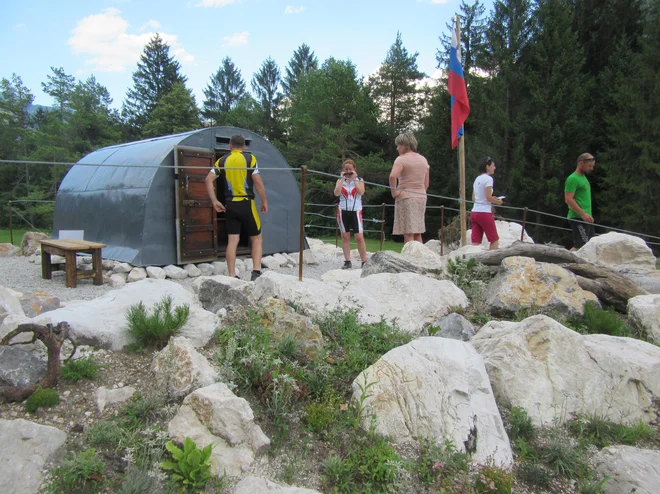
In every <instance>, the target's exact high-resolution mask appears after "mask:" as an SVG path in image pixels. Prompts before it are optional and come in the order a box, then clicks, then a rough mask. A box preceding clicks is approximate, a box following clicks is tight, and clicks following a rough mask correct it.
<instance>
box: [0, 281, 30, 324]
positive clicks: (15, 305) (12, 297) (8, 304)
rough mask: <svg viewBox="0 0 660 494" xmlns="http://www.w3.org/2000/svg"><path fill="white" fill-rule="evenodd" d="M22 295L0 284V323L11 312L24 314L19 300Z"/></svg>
mask: <svg viewBox="0 0 660 494" xmlns="http://www.w3.org/2000/svg"><path fill="white" fill-rule="evenodd" d="M22 296H23V294H19V293H18V292H15V291H14V290H12V289H10V288H5V287H4V286H0V323H2V321H4V320H5V317H7V316H9V315H11V314H17V315H21V316H23V315H25V313H24V312H23V307H22V306H21V302H20V298H21V297H22Z"/></svg>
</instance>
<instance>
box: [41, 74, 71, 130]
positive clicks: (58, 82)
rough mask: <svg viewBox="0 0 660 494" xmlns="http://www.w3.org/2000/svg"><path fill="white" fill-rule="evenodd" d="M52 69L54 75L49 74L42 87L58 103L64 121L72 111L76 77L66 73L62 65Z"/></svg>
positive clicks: (59, 112)
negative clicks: (71, 103) (71, 104)
mask: <svg viewBox="0 0 660 494" xmlns="http://www.w3.org/2000/svg"><path fill="white" fill-rule="evenodd" d="M50 70H52V71H53V75H48V76H47V79H48V82H42V83H41V88H42V89H43V90H44V93H46V94H48V95H50V96H52V97H53V99H54V100H55V102H56V103H57V111H58V114H59V118H60V122H64V120H65V119H66V117H67V115H68V114H69V112H70V108H69V104H70V102H71V94H72V93H73V88H74V87H75V83H76V79H75V78H74V77H73V76H72V75H68V74H66V73H65V72H64V69H63V68H62V67H60V68H55V67H51V68H50Z"/></svg>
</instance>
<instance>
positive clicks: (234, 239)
mask: <svg viewBox="0 0 660 494" xmlns="http://www.w3.org/2000/svg"><path fill="white" fill-rule="evenodd" d="M240 239H241V236H240V235H227V250H226V251H225V259H227V271H228V272H229V276H231V277H232V278H233V277H234V276H236V249H237V248H238V242H239V240H240Z"/></svg>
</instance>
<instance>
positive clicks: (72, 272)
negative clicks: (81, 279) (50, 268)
mask: <svg viewBox="0 0 660 494" xmlns="http://www.w3.org/2000/svg"><path fill="white" fill-rule="evenodd" d="M64 257H65V258H66V287H67V288H75V287H76V282H77V279H78V266H76V253H75V252H65V253H64Z"/></svg>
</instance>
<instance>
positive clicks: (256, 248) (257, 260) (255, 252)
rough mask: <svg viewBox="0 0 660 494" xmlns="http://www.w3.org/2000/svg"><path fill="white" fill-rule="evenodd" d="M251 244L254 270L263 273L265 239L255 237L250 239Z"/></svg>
mask: <svg viewBox="0 0 660 494" xmlns="http://www.w3.org/2000/svg"><path fill="white" fill-rule="evenodd" d="M250 244H251V246H252V248H251V251H252V252H251V253H252V269H253V270H254V271H261V256H262V255H263V237H262V236H261V235H255V236H254V237H250Z"/></svg>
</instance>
